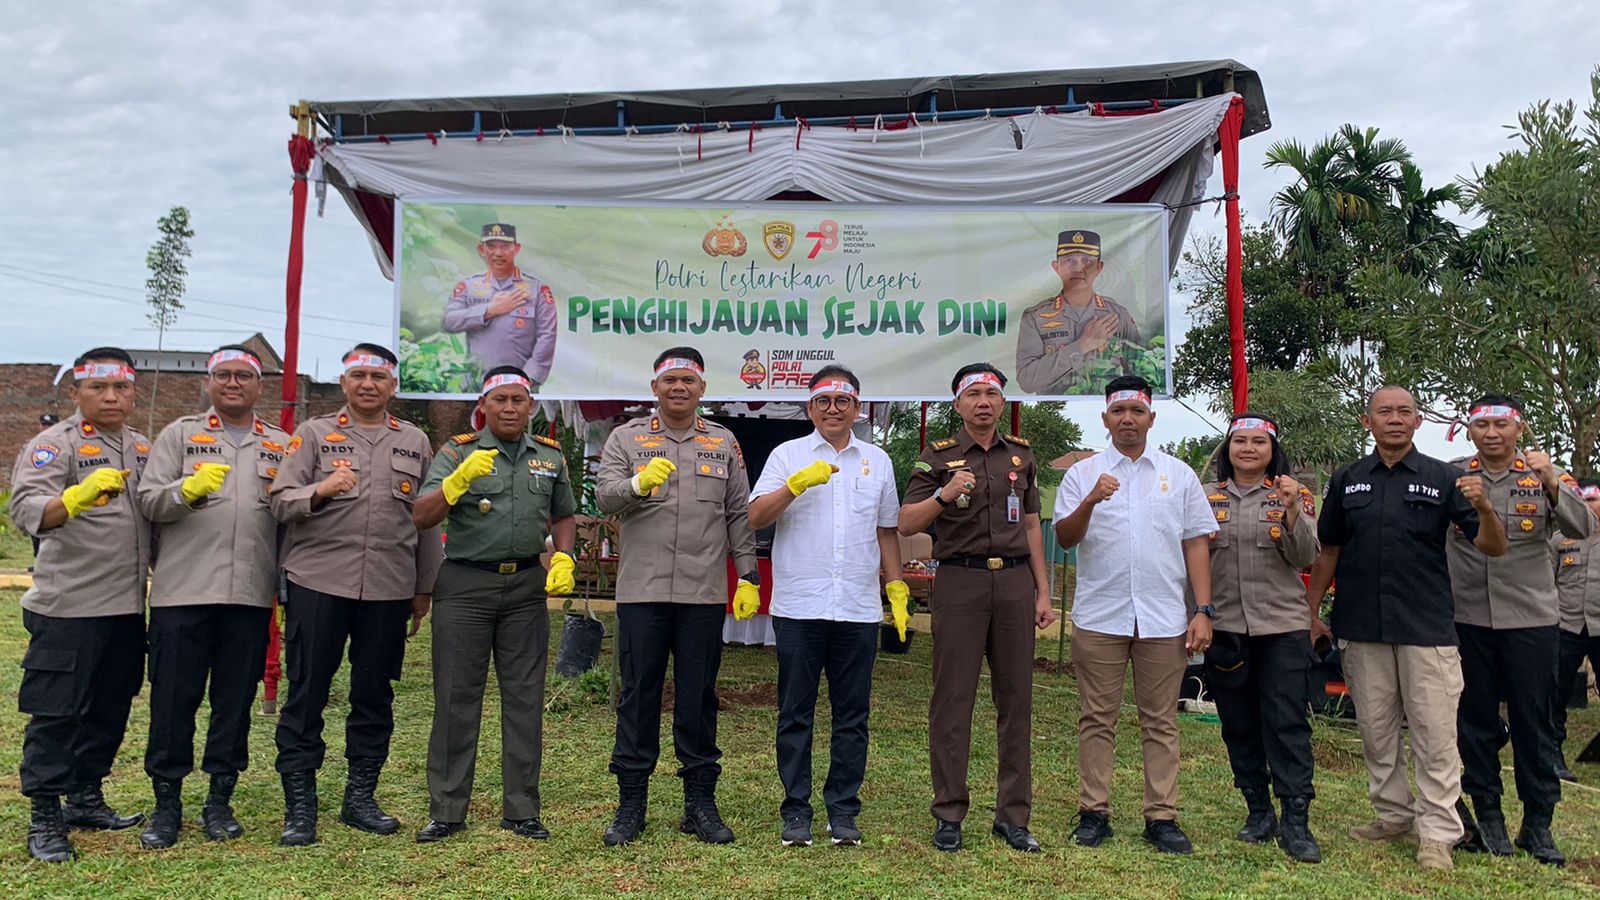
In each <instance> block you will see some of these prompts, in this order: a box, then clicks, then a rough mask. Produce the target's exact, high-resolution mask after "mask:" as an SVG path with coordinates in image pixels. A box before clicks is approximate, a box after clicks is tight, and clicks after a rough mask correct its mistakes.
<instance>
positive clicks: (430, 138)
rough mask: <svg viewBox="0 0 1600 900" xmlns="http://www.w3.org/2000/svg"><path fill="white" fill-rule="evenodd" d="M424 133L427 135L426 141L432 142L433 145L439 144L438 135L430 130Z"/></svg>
mask: <svg viewBox="0 0 1600 900" xmlns="http://www.w3.org/2000/svg"><path fill="white" fill-rule="evenodd" d="M425 134H427V136H428V142H429V143H431V144H433V145H434V146H435V147H437V146H439V136H438V135H436V134H434V133H433V132H431V131H429V132H425Z"/></svg>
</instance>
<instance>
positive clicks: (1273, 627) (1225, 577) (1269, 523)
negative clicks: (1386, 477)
mask: <svg viewBox="0 0 1600 900" xmlns="http://www.w3.org/2000/svg"><path fill="white" fill-rule="evenodd" d="M1206 500H1207V501H1209V502H1210V504H1211V511H1212V513H1213V514H1214V515H1215V516H1216V517H1217V530H1216V531H1215V532H1213V533H1212V535H1211V603H1212V605H1214V606H1215V607H1216V608H1217V621H1216V623H1215V627H1216V628H1217V630H1219V631H1232V632H1237V633H1239V634H1283V633H1284V632H1289V631H1305V630H1306V629H1307V628H1309V627H1310V623H1311V614H1310V612H1309V611H1308V610H1307V609H1306V586H1305V582H1303V581H1301V580H1300V570H1301V569H1303V568H1305V567H1306V566H1309V565H1311V563H1312V561H1313V560H1315V559H1316V558H1317V550H1318V549H1319V548H1318V544H1317V520H1316V500H1315V498H1313V497H1312V496H1311V492H1310V491H1309V490H1307V489H1305V488H1301V489H1300V513H1299V515H1297V516H1295V519H1294V524H1293V525H1285V524H1284V520H1285V518H1286V517H1287V512H1286V510H1285V509H1284V508H1283V505H1282V503H1280V502H1279V500H1278V495H1277V492H1276V491H1275V490H1274V489H1273V479H1271V478H1267V479H1264V480H1262V481H1261V482H1260V483H1259V484H1254V485H1249V486H1246V485H1241V484H1237V483H1234V482H1228V481H1216V482H1212V483H1211V484H1209V485H1207V486H1206Z"/></svg>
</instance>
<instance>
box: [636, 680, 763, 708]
mask: <svg viewBox="0 0 1600 900" xmlns="http://www.w3.org/2000/svg"><path fill="white" fill-rule="evenodd" d="M677 695H678V690H677V685H676V684H675V683H674V682H671V681H669V682H667V683H666V685H664V686H663V687H662V689H661V708H662V709H663V710H669V709H672V708H673V705H674V704H675V703H676V702H677ZM739 706H763V707H770V708H773V709H776V708H777V706H778V685H777V682H773V681H763V682H760V683H757V684H752V685H750V686H749V687H747V688H723V687H719V688H717V709H718V710H719V711H721V710H727V709H733V708H735V707H739Z"/></svg>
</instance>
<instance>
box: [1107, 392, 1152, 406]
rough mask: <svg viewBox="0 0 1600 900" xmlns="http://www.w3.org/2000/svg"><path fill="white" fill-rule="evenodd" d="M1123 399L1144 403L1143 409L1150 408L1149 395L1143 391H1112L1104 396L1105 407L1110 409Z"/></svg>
mask: <svg viewBox="0 0 1600 900" xmlns="http://www.w3.org/2000/svg"><path fill="white" fill-rule="evenodd" d="M1125 400H1137V401H1139V402H1140V403H1143V404H1144V408H1145V409H1149V408H1150V395H1149V394H1146V393H1145V392H1144V391H1113V392H1112V393H1111V395H1110V396H1108V397H1106V409H1110V408H1111V407H1113V406H1116V405H1117V404H1118V403H1121V402H1123V401H1125Z"/></svg>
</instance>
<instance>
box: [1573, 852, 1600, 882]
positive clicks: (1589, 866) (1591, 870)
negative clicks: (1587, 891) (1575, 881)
mask: <svg viewBox="0 0 1600 900" xmlns="http://www.w3.org/2000/svg"><path fill="white" fill-rule="evenodd" d="M1567 868H1569V869H1571V870H1572V871H1574V872H1577V873H1578V874H1580V875H1582V876H1583V877H1584V879H1585V880H1587V881H1588V882H1589V883H1590V884H1593V885H1600V857H1596V856H1580V857H1576V858H1574V859H1569V860H1567Z"/></svg>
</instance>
